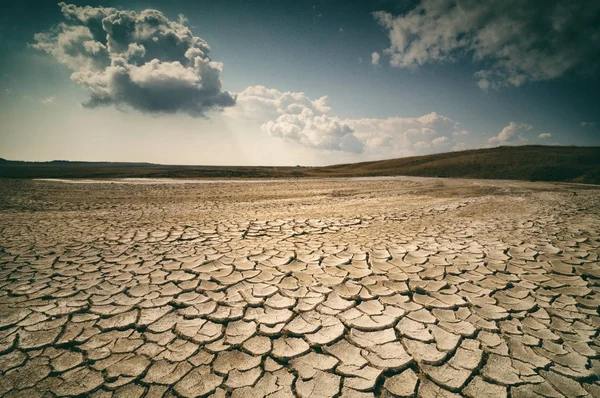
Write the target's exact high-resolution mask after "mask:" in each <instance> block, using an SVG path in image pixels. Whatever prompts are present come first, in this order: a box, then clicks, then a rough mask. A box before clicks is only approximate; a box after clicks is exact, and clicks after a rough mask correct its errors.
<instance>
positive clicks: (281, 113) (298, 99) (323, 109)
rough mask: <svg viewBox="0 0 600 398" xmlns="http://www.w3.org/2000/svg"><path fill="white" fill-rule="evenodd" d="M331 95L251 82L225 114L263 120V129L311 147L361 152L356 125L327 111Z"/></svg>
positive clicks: (361, 147)
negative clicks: (313, 95)
mask: <svg viewBox="0 0 600 398" xmlns="http://www.w3.org/2000/svg"><path fill="white" fill-rule="evenodd" d="M330 110H331V108H330V107H329V106H328V105H327V96H323V97H321V98H318V99H316V100H312V99H310V98H309V97H308V96H307V95H306V94H305V93H302V92H289V91H288V92H281V91H279V90H275V89H270V88H267V87H264V86H251V87H248V88H246V89H245V90H244V91H242V92H241V93H238V95H237V105H236V106H235V107H232V108H229V109H227V110H226V111H225V115H227V116H230V117H234V118H237V119H246V120H254V121H257V122H261V123H262V126H261V129H262V130H263V131H265V132H267V133H269V134H271V135H272V136H274V137H279V138H283V139H285V140H288V141H292V142H297V143H299V144H301V145H304V146H306V147H310V148H316V149H324V150H332V151H344V152H353V153H360V152H362V151H363V147H364V145H363V144H362V143H361V142H360V141H359V140H358V139H357V138H356V137H355V136H354V134H353V129H352V128H351V127H350V126H349V125H348V124H347V123H345V122H344V121H342V120H340V119H339V118H337V117H332V116H329V115H328V114H327V113H328V112H329V111H330Z"/></svg>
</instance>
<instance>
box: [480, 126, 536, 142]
mask: <svg viewBox="0 0 600 398" xmlns="http://www.w3.org/2000/svg"><path fill="white" fill-rule="evenodd" d="M532 128H533V126H531V125H529V124H525V123H520V124H518V123H515V122H510V123H509V125H508V126H506V127H504V128H503V129H502V131H501V132H500V134H498V135H497V136H495V137H492V138H490V139H489V142H490V143H491V144H498V145H515V144H522V143H525V142H527V139H525V137H524V136H523V134H524V133H525V132H527V131H529V130H531V129H532Z"/></svg>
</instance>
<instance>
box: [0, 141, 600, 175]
mask: <svg viewBox="0 0 600 398" xmlns="http://www.w3.org/2000/svg"><path fill="white" fill-rule="evenodd" d="M395 175H406V176H423V177H455V178H484V179H509V180H529V181H562V182H579V183H587V184H600V147H571V146H539V145H526V146H516V147H515V146H511V147H498V148H489V149H474V150H468V151H460V152H448V153H440V154H435V155H426V156H414V157H408V158H399V159H389V160H380V161H374V162H362V163H351V164H340V165H333V166H326V167H298V166H295V167H255V166H171V165H158V164H151V163H111V162H69V161H64V160H60V161H52V162H21V161H0V178H292V177H366V176H395Z"/></svg>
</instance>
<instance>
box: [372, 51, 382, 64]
mask: <svg viewBox="0 0 600 398" xmlns="http://www.w3.org/2000/svg"><path fill="white" fill-rule="evenodd" d="M379 58H380V56H379V53H378V52H373V53H372V54H371V63H372V64H373V65H379Z"/></svg>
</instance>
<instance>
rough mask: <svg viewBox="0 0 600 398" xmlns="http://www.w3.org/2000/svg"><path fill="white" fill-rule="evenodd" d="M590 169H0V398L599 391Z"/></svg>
mask: <svg viewBox="0 0 600 398" xmlns="http://www.w3.org/2000/svg"><path fill="white" fill-rule="evenodd" d="M599 254H600V187H591V186H588V187H586V186H580V185H560V184H546V183H525V182H503V181H477V180H443V179H419V178H404V179H390V180H386V179H381V180H377V179H374V180H300V181H280V182H267V183H235V182H232V183H226V184H225V183H211V184H196V183H190V184H164V183H163V184H134V183H132V184H107V183H102V184H66V183H61V182H50V181H18V180H17V181H7V180H0V395H1V396H5V397H27V398H34V397H53V396H77V395H79V396H91V397H112V396H114V397H140V396H148V397H174V396H177V397H198V396H211V397H226V396H231V397H265V396H266V397H357V398H362V397H365V398H366V397H374V396H377V397H413V396H418V397H459V396H466V397H508V396H510V397H513V398H518V397H557V398H558V397H600V382H599V374H600V338H599V326H600V317H599V313H598V308H599V305H600V262H599V259H598V256H599Z"/></svg>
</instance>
